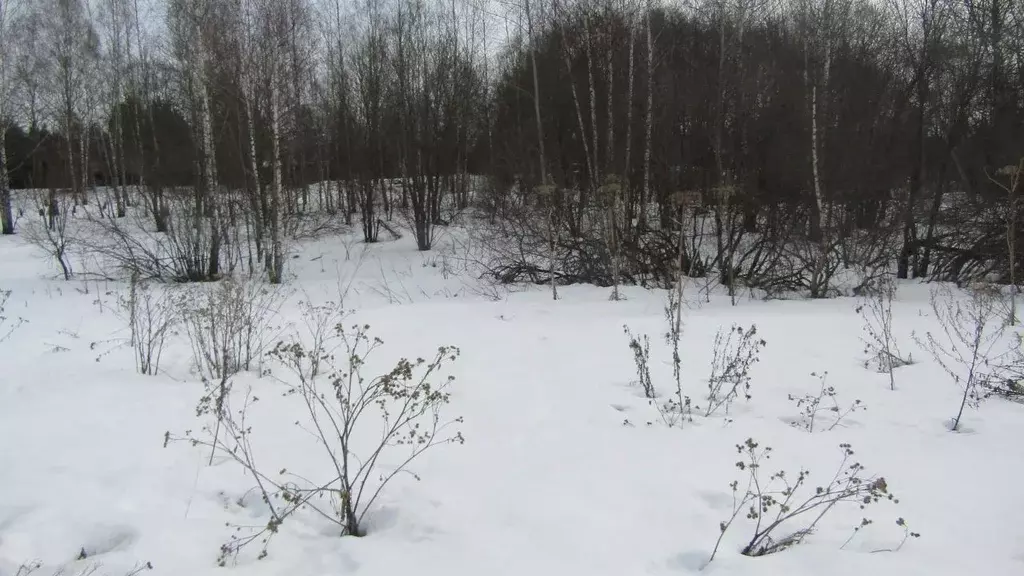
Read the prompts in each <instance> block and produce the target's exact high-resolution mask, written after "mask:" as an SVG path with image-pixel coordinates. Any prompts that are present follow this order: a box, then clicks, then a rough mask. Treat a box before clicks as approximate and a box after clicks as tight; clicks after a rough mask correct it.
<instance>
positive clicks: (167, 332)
mask: <svg viewBox="0 0 1024 576" xmlns="http://www.w3.org/2000/svg"><path fill="white" fill-rule="evenodd" d="M117 305H118V311H119V316H121V318H122V319H124V320H125V321H127V322H128V327H129V329H130V330H131V346H132V348H133V349H134V350H135V367H136V369H138V371H139V373H140V374H148V375H154V374H156V373H157V372H159V371H160V358H161V357H162V356H163V351H164V344H165V343H166V342H167V337H168V336H172V335H173V334H174V329H175V327H176V326H177V324H178V319H179V315H178V303H177V302H176V301H175V299H174V298H173V297H172V295H171V294H170V293H169V292H168V291H166V290H161V289H160V288H154V287H153V286H152V283H150V282H145V281H139V277H138V275H137V274H133V275H132V278H131V283H130V284H129V286H128V295H127V296H124V295H121V296H119V297H118V300H117Z"/></svg>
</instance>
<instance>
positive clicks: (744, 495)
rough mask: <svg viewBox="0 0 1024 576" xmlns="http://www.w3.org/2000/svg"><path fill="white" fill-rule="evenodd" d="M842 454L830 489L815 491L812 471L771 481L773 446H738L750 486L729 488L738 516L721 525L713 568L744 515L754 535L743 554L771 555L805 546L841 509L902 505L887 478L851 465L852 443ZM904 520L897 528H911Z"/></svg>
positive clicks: (740, 466)
mask: <svg viewBox="0 0 1024 576" xmlns="http://www.w3.org/2000/svg"><path fill="white" fill-rule="evenodd" d="M839 449H840V450H841V451H842V454H843V456H842V460H841V461H840V463H839V466H838V468H837V470H836V472H835V473H834V474H833V475H831V477H830V480H829V481H828V483H827V484H821V485H818V486H815V487H814V488H811V487H810V484H809V478H810V472H809V471H807V470H804V469H801V470H800V471H799V472H798V473H797V474H796V476H795V477H794V476H793V475H791V474H787V473H786V472H785V471H781V470H780V471H778V472H774V473H771V474H770V476H768V478H765V477H764V475H765V472H764V471H763V470H762V467H763V466H764V463H765V462H766V461H767V460H769V459H770V458H771V454H772V449H771V447H768V446H765V447H764V448H762V447H761V446H760V445H759V444H758V443H757V442H755V441H754V440H753V439H752V438H748V439H747V440H746V442H744V443H743V444H737V445H736V451H737V452H738V453H739V454H740V455H741V456H742V457H743V459H742V460H740V461H738V462H736V468H738V469H739V470H740V471H742V472H743V473H745V474H746V477H747V479H746V487H745V488H744V489H742V490H741V489H740V481H739V480H735V481H733V482H732V483H731V484H730V485H729V487H730V489H731V490H732V496H733V510H732V515H731V516H730V517H729V519H728V520H725V521H723V522H721V523H720V524H719V534H718V540H717V541H716V542H715V548H714V550H713V551H712V553H711V558H710V559H709V560H708V563H711V561H713V560H714V559H715V555H716V554H717V553H718V548H719V547H720V546H721V544H722V539H723V538H724V536H725V534H726V532H728V531H729V529H730V528H731V527H732V525H733V524H734V523H735V521H736V519H737V518H739V515H740V513H742V512H746V514H745V518H746V520H748V521H749V523H750V524H752V530H751V534H750V537H749V538H747V537H744V542H745V544H744V546H743V548H742V549H741V550H740V553H741V554H744V555H746V556H765V555H767V554H773V553H775V552H780V551H782V550H785V549H786V548H789V547H790V546H793V545H795V544H799V543H800V542H802V541H803V539H804V538H806V537H807V535H809V534H811V533H812V532H813V531H814V529H815V528H816V527H817V526H818V525H819V524H820V523H821V521H822V519H823V518H824V517H825V516H826V515H827V514H828V513H829V512H831V511H833V510H835V508H836V506H838V505H840V504H849V505H856V506H859V507H860V508H861V509H862V510H863V509H865V508H867V507H868V506H870V505H872V504H875V503H877V502H881V501H891V502H893V503H898V502H899V500H897V499H896V497H895V496H894V495H893V494H892V493H891V492H889V486H888V484H887V483H886V481H885V478H882V477H876V476H867V475H865V468H864V466H862V465H861V464H860V463H859V462H851V459H852V458H853V456H854V452H853V449H852V447H851V446H850V445H849V444H840V445H839ZM901 521H902V519H900V521H897V524H900V525H905V522H901ZM867 523H870V521H868V522H867ZM861 525H862V526H863V525H865V522H864V521H862V522H861Z"/></svg>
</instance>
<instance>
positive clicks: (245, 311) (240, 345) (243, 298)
mask: <svg viewBox="0 0 1024 576" xmlns="http://www.w3.org/2000/svg"><path fill="white" fill-rule="evenodd" d="M285 296H286V294H285V293H284V292H283V291H282V290H281V289H279V288H276V287H274V286H267V285H264V284H261V283H259V282H256V281H241V280H234V279H227V280H224V281H221V282H217V283H211V284H202V285H199V286H196V287H191V288H189V289H185V290H183V291H182V293H181V295H180V296H179V298H178V302H177V305H178V309H179V311H180V315H181V322H182V326H183V327H184V329H185V333H186V335H187V336H188V339H189V342H190V343H191V344H192V354H193V360H194V362H195V366H196V369H197V370H198V371H199V372H200V374H201V375H202V376H203V377H205V378H208V379H210V380H215V381H221V380H225V379H227V378H229V377H231V376H232V375H233V374H235V373H237V372H241V371H244V370H251V369H252V368H253V365H254V363H256V362H259V361H260V360H261V359H262V356H263V353H264V352H266V351H267V350H268V349H269V348H270V346H271V345H272V343H273V342H274V340H276V339H277V338H278V337H279V336H280V333H281V328H280V327H279V326H275V325H274V324H273V321H274V320H275V318H276V317H277V315H278V311H279V310H280V308H281V304H282V303H283V302H284V299H285ZM257 367H258V366H257Z"/></svg>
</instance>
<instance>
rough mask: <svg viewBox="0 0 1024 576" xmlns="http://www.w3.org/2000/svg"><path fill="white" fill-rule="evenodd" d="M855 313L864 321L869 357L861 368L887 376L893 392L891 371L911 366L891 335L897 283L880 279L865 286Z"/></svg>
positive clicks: (863, 338) (908, 358)
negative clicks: (867, 368)
mask: <svg viewBox="0 0 1024 576" xmlns="http://www.w3.org/2000/svg"><path fill="white" fill-rule="evenodd" d="M862 294H863V296H862V298H861V302H860V304H858V305H857V313H858V314H860V315H861V318H862V319H863V320H864V327H863V328H864V333H865V336H864V337H862V338H861V340H862V341H863V342H864V353H865V354H867V355H868V359H867V360H866V361H865V363H864V366H865V367H868V366H871V365H872V364H874V366H875V369H876V370H878V371H879V372H882V373H885V374H888V375H889V387H890V388H891V389H892V390H895V389H896V376H895V375H894V374H893V371H894V370H896V369H897V368H899V367H901V366H907V365H910V364H913V358H912V356H911V355H909V354H908V355H907V356H906V357H904V356H903V354H902V353H901V352H900V349H899V346H898V345H897V343H896V338H895V337H894V336H893V333H892V301H893V298H895V296H896V282H895V281H894V280H893V279H892V278H891V277H889V276H883V277H880V278H878V279H876V280H875V281H874V282H870V283H867V284H865V286H864V290H863V292H862Z"/></svg>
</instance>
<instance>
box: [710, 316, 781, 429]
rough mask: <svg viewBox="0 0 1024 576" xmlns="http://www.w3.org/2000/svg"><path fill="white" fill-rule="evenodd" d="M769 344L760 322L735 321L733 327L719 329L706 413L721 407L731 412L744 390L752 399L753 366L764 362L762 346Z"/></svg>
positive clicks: (744, 393) (711, 412)
mask: <svg viewBox="0 0 1024 576" xmlns="http://www.w3.org/2000/svg"><path fill="white" fill-rule="evenodd" d="M765 344H766V342H765V341H764V339H762V338H759V337H758V336H757V326H756V325H751V326H750V328H746V329H745V328H743V327H742V326H737V325H735V324H734V325H733V326H732V327H731V328H729V330H727V331H725V332H724V333H723V331H722V330H721V329H719V330H718V333H717V334H715V348H714V353H713V357H712V360H711V375H710V376H708V405H707V408H706V409H705V410H704V416H711V415H712V414H714V413H715V412H717V411H718V410H720V409H724V411H725V413H726V414H729V408H730V406H731V405H732V403H733V402H734V401H735V400H736V399H737V398H739V396H740V394H741V393H742V394H743V397H744V398H745V399H747V400H750V368H751V367H752V366H753V365H754V364H756V363H758V362H760V360H761V359H760V354H761V348H762V347H763V346H764V345H765Z"/></svg>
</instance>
